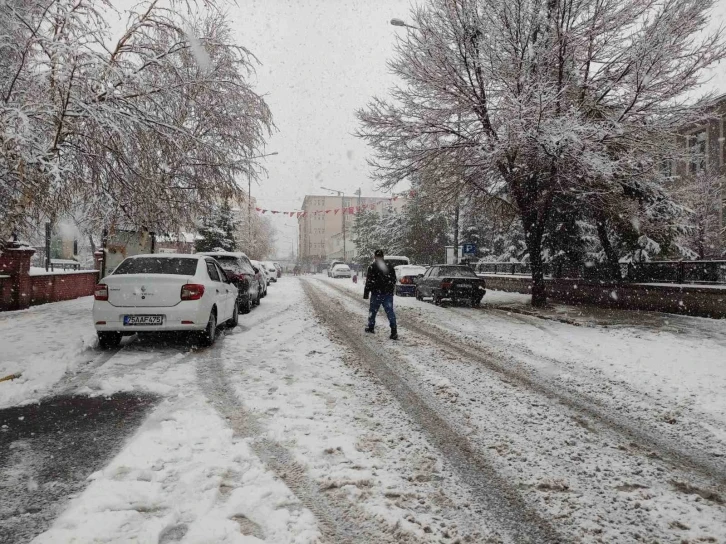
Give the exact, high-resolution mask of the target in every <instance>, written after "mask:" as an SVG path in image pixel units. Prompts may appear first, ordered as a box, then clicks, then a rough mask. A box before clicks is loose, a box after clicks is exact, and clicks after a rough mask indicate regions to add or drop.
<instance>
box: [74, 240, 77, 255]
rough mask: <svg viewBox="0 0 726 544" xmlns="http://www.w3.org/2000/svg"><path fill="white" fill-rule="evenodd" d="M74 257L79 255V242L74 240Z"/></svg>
mask: <svg viewBox="0 0 726 544" xmlns="http://www.w3.org/2000/svg"><path fill="white" fill-rule="evenodd" d="M73 255H78V240H73Z"/></svg>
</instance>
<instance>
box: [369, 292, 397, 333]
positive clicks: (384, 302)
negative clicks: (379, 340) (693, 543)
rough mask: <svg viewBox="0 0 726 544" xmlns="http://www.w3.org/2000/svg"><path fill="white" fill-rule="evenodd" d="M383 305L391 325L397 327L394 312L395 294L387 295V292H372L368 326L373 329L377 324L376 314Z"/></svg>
mask: <svg viewBox="0 0 726 544" xmlns="http://www.w3.org/2000/svg"><path fill="white" fill-rule="evenodd" d="M381 306H383V309H384V310H385V311H386V315H387V316H388V323H389V324H390V325H391V328H395V327H396V314H395V313H393V295H385V294H382V293H381V294H373V293H371V305H370V308H369V310H368V326H369V327H370V328H371V329H372V328H373V327H375V325H376V314H377V313H378V308H380V307H381Z"/></svg>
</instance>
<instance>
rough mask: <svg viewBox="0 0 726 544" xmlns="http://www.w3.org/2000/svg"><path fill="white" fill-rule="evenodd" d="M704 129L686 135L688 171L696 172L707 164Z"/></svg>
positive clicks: (702, 169) (700, 170)
mask: <svg viewBox="0 0 726 544" xmlns="http://www.w3.org/2000/svg"><path fill="white" fill-rule="evenodd" d="M706 144H707V139H706V131H705V130H701V131H699V132H695V133H693V134H691V135H689V136H688V155H689V160H688V173H689V174H692V175H694V174H698V173H699V172H703V171H704V170H705V169H706V166H707V157H706Z"/></svg>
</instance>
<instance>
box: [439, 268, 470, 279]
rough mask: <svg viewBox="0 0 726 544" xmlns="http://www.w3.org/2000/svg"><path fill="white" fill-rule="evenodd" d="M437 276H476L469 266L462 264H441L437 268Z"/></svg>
mask: <svg viewBox="0 0 726 544" xmlns="http://www.w3.org/2000/svg"><path fill="white" fill-rule="evenodd" d="M439 276H447V277H449V278H476V277H477V275H476V274H475V273H474V271H473V270H472V269H471V268H466V267H464V266H442V267H441V269H440V270H439Z"/></svg>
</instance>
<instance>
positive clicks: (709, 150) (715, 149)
mask: <svg viewBox="0 0 726 544" xmlns="http://www.w3.org/2000/svg"><path fill="white" fill-rule="evenodd" d="M710 109H711V114H712V116H711V118H710V119H708V120H707V121H705V122H703V123H699V124H695V125H692V126H688V127H685V128H684V129H683V130H682V131H681V133H680V136H681V141H682V145H683V146H684V148H685V151H686V155H687V159H686V160H685V161H678V162H677V163H676V164H671V165H669V166H668V170H669V172H668V174H669V175H672V176H674V179H675V183H676V185H677V187H680V188H683V187H687V186H688V185H689V184H691V185H693V184H694V183H695V181H694V180H695V179H696V177H697V176H699V175H700V174H708V175H709V176H712V177H713V178H717V179H716V184H717V187H716V190H715V191H713V198H714V199H717V200H718V204H717V205H718V206H719V207H720V214H718V215H719V217H718V223H717V224H716V225H713V226H709V228H712V229H714V230H716V232H717V233H719V234H720V235H719V236H717V238H718V240H719V241H720V247H714V248H712V251H711V252H710V254H708V255H706V258H723V257H724V256H725V255H724V252H726V230H725V229H726V146H725V145H724V144H725V142H726V95H721V96H719V97H717V98H715V99H714V100H713V101H712V104H711V108H710ZM693 190H696V191H698V190H702V188H699V187H698V186H694V187H693Z"/></svg>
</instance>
